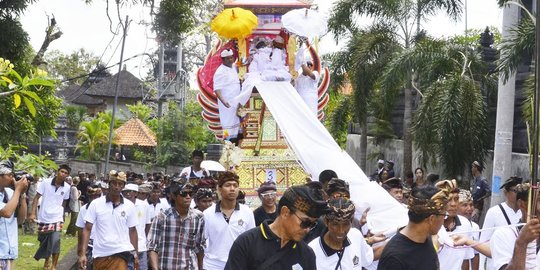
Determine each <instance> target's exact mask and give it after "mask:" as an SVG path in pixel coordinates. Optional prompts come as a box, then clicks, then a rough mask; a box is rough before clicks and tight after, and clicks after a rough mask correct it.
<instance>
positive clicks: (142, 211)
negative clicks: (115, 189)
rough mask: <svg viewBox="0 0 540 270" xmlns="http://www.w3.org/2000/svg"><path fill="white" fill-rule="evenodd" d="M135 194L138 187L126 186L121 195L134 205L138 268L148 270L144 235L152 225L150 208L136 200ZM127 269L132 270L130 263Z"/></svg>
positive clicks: (143, 202)
mask: <svg viewBox="0 0 540 270" xmlns="http://www.w3.org/2000/svg"><path fill="white" fill-rule="evenodd" d="M137 192H139V186H137V185H136V184H131V183H130V184H127V185H126V186H125V187H124V189H123V190H122V195H123V196H124V198H126V199H128V200H130V201H131V202H132V203H134V204H135V208H136V211H137V220H138V223H137V237H138V242H137V244H138V246H139V254H138V255H139V256H138V257H139V268H140V269H144V270H147V269H148V254H147V250H148V249H147V248H146V240H147V239H146V235H147V234H148V231H149V230H150V224H152V216H151V208H150V206H149V205H148V203H147V202H146V201H142V200H139V199H137V198H136V197H137ZM128 269H130V270H132V269H133V265H132V263H131V262H130V264H128Z"/></svg>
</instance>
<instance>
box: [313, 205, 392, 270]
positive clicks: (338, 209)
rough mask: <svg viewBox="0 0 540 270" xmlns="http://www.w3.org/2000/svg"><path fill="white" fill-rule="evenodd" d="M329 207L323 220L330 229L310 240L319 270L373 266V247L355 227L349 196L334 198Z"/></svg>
mask: <svg viewBox="0 0 540 270" xmlns="http://www.w3.org/2000/svg"><path fill="white" fill-rule="evenodd" d="M328 206H329V208H330V212H329V213H327V214H326V215H325V216H324V219H323V220H324V224H325V225H326V227H327V228H328V229H327V230H326V231H325V232H324V234H323V235H321V237H317V238H315V239H314V240H313V241H311V242H310V243H309V246H310V247H311V248H312V249H313V251H314V252H315V257H316V258H317V269H318V270H326V269H331V270H335V269H362V267H367V266H368V265H370V264H371V262H372V261H373V259H374V257H373V256H374V255H373V249H372V248H371V247H370V246H369V245H368V244H367V243H366V241H365V240H364V236H363V235H362V233H361V232H360V231H359V230H358V229H356V228H353V227H352V222H353V217H354V211H355V206H354V203H353V202H352V201H351V200H349V199H347V198H333V199H330V200H329V201H328ZM380 250H381V251H382V248H380ZM379 255H380V253H379Z"/></svg>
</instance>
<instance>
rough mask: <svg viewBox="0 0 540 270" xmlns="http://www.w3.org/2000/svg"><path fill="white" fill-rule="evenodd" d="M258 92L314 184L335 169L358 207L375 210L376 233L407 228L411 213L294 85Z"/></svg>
mask: <svg viewBox="0 0 540 270" xmlns="http://www.w3.org/2000/svg"><path fill="white" fill-rule="evenodd" d="M257 89H258V91H259V93H260V94H261V96H262V98H263V100H264V102H265V103H266V106H267V107H268V109H269V110H270V112H271V113H272V116H273V117H274V119H275V120H276V122H277V124H278V126H279V128H280V129H281V131H282V133H283V134H284V136H285V139H286V140H287V142H288V144H289V146H290V147H291V148H292V150H293V151H294V153H295V154H296V156H297V157H298V159H299V160H300V162H301V164H302V166H303V167H304V169H305V170H306V171H307V172H308V173H309V174H311V176H312V178H313V179H314V180H317V178H318V176H319V174H320V172H322V171H323V170H326V169H331V170H334V171H335V172H336V173H337V175H338V176H339V178H341V179H343V180H346V181H347V182H349V185H350V189H351V199H352V200H353V201H354V202H355V204H356V205H357V206H360V205H362V206H364V207H365V206H366V205H369V207H371V210H370V211H369V214H368V225H369V226H370V227H371V229H372V232H382V231H387V230H395V229H396V228H398V227H401V226H405V225H406V224H407V222H408V216H407V209H406V208H404V207H403V206H402V205H401V204H400V203H398V202H397V201H396V200H395V199H394V198H392V197H391V196H390V195H389V194H388V192H386V190H384V189H383V188H382V187H381V186H379V185H378V184H377V183H375V182H371V181H369V179H368V177H367V176H366V175H365V174H364V172H363V171H362V169H360V167H358V165H357V164H356V162H354V160H353V159H352V158H351V157H350V156H349V154H348V153H347V152H345V151H343V150H342V149H341V148H340V147H339V145H338V144H337V143H336V142H335V141H334V138H332V135H330V133H329V132H328V130H326V128H325V127H324V125H323V124H322V123H321V122H320V121H319V120H318V119H317V117H315V115H313V113H312V112H311V110H310V109H309V108H308V107H307V105H306V104H305V103H304V101H303V100H302V98H301V97H300V95H298V93H297V92H296V90H295V89H294V88H293V86H292V85H291V84H290V83H288V82H260V83H258V84H257ZM359 210H360V209H359Z"/></svg>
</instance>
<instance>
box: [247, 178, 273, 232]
mask: <svg viewBox="0 0 540 270" xmlns="http://www.w3.org/2000/svg"><path fill="white" fill-rule="evenodd" d="M257 194H259V199H260V200H261V203H262V204H261V206H259V207H258V208H257V209H255V211H253V215H254V216H255V226H259V225H260V224H261V223H262V222H263V221H265V220H269V222H268V224H270V223H272V222H273V221H274V220H275V219H276V217H277V212H276V209H277V205H276V198H277V188H276V184H275V183H274V182H272V181H267V182H264V183H262V184H261V186H260V187H259V189H257Z"/></svg>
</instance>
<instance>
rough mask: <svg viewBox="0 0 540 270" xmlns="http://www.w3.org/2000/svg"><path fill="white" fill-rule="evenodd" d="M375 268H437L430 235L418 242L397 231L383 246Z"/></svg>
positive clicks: (433, 269)
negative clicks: (424, 240) (423, 240)
mask: <svg viewBox="0 0 540 270" xmlns="http://www.w3.org/2000/svg"><path fill="white" fill-rule="evenodd" d="M377 269H378V270H420V269H422V270H437V269H439V259H438V258H437V252H435V247H434V246H433V242H432V241H431V237H428V239H427V240H426V242H424V243H421V244H420V243H416V242H414V241H412V240H410V239H409V238H407V237H406V236H405V235H403V234H401V233H400V232H397V234H396V235H395V236H394V237H393V238H392V239H390V241H389V242H388V244H386V246H385V247H384V250H383V252H382V254H381V258H380V260H379V266H378V267H377Z"/></svg>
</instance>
